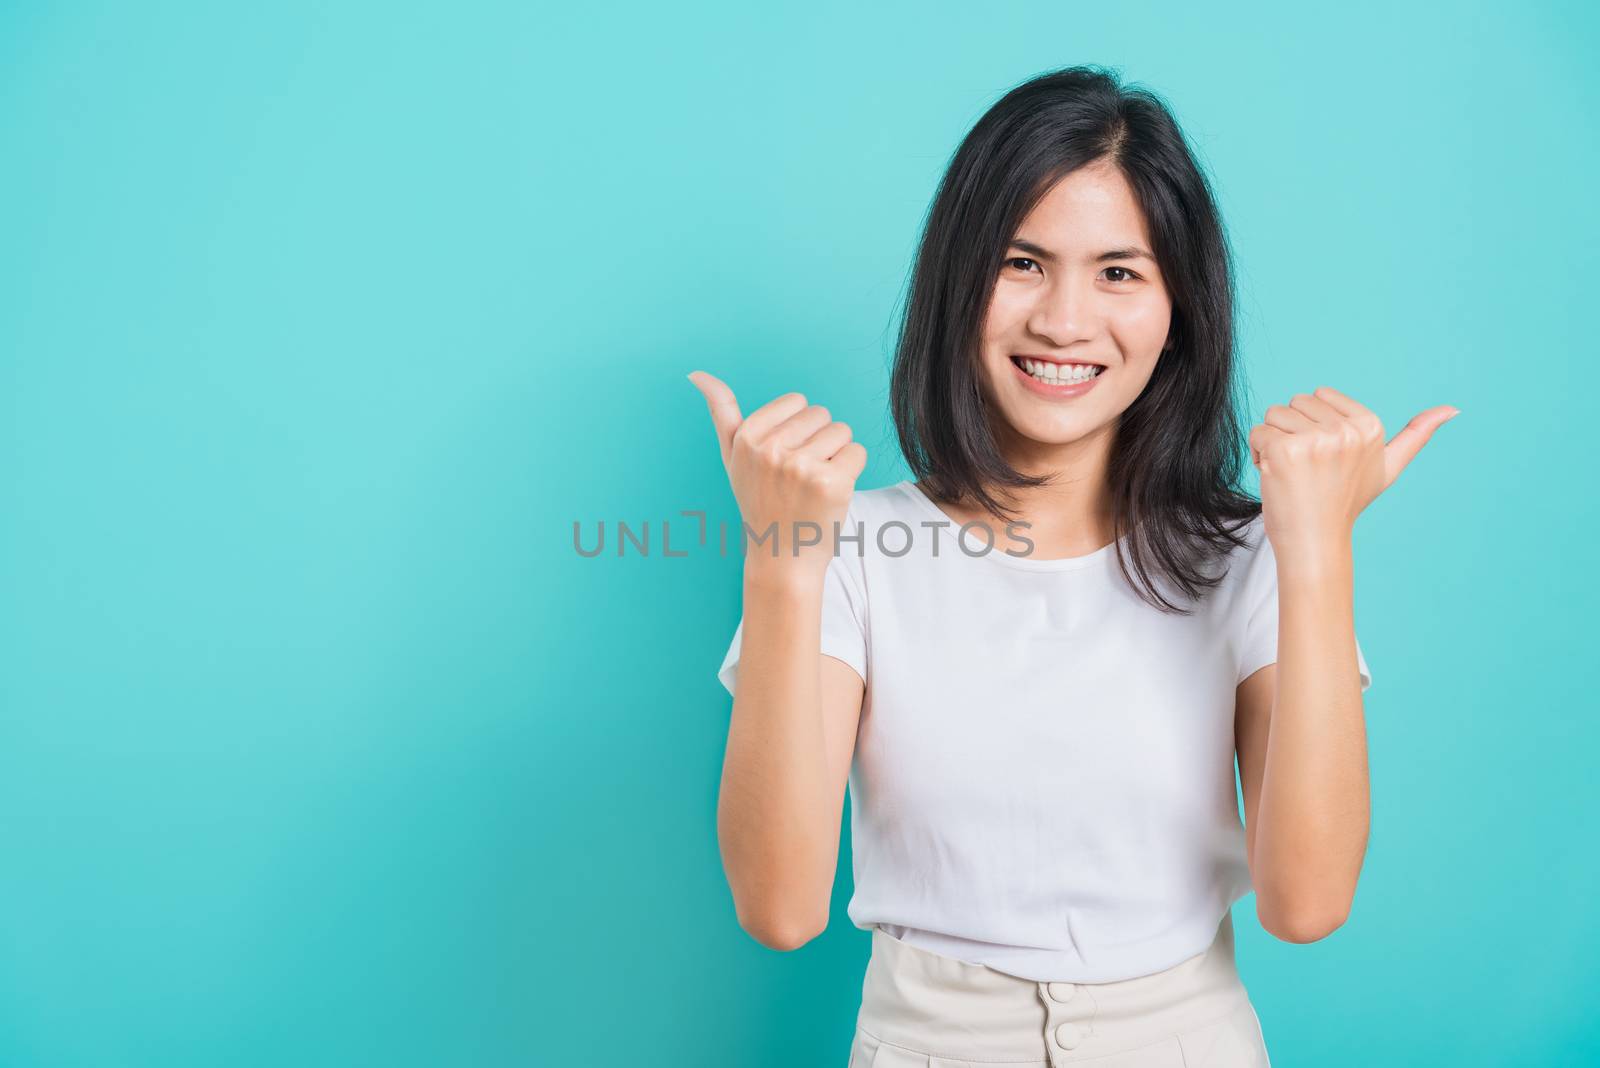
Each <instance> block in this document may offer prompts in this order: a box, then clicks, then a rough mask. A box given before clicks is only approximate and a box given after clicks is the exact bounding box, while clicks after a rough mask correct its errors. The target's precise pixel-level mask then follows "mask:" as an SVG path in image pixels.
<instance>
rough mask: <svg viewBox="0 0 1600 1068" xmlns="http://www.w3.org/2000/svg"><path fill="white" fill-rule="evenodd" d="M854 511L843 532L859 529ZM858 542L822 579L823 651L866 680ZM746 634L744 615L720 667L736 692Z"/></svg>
mask: <svg viewBox="0 0 1600 1068" xmlns="http://www.w3.org/2000/svg"><path fill="white" fill-rule="evenodd" d="M855 523H856V520H855V517H854V515H853V514H847V515H846V517H845V520H844V522H843V523H842V524H841V531H840V533H841V535H844V536H848V535H850V534H853V533H854V532H855V531H856V530H857V528H856V526H855ZM856 548H857V543H853V542H849V541H845V542H843V543H842V545H841V546H840V549H839V552H838V553H836V554H835V555H834V557H833V559H832V560H830V561H828V569H827V571H826V572H825V573H824V576H823V580H822V643H821V648H822V654H823V655H824V656H831V657H835V658H836V659H839V660H843V661H844V662H845V663H846V664H849V665H850V666H851V667H852V668H853V669H855V673H856V674H857V675H860V676H861V678H862V681H863V682H865V681H866V678H867V598H866V593H865V583H864V576H863V570H862V567H861V557H860V556H859V555H858V554H857V551H856ZM743 637H744V618H743V617H742V616H741V617H740V619H739V625H738V626H737V627H735V628H734V631H733V641H732V643H731V644H730V645H729V646H728V652H727V655H726V656H724V657H723V658H722V666H721V667H720V668H718V669H717V679H718V681H720V682H721V683H722V685H723V686H724V687H726V688H727V691H728V693H729V694H732V693H734V683H735V681H736V679H737V678H738V672H739V645H740V642H741V640H742V639H743Z"/></svg>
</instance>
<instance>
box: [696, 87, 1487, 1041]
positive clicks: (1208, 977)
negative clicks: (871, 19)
mask: <svg viewBox="0 0 1600 1068" xmlns="http://www.w3.org/2000/svg"><path fill="white" fill-rule="evenodd" d="M690 379H691V381H693V382H694V383H695V385H696V386H697V387H698V388H699V389H700V390H701V391H702V392H703V393H704V395H705V397H706V401H707V404H708V406H709V408H710V412H711V416H712V421H713V423H714V425H715V428H716V431H717V436H718V440H719V443H720V447H721V451H722V457H723V463H724V466H725V468H726V471H727V473H728V477H729V481H730V483H731V485H732V488H733V492H734V496H735V498H736V499H737V501H738V505H739V511H740V513H741V516H742V519H743V521H744V523H745V525H746V533H747V534H748V536H749V537H750V538H755V539H761V540H757V541H751V542H749V543H748V547H747V549H746V558H745V563H744V612H743V617H742V619H741V620H740V623H739V626H738V628H737V629H736V630H735V632H734V637H733V642H732V645H731V647H730V648H729V650H728V654H727V657H726V659H725V660H724V662H723V665H722V668H721V670H720V672H719V678H721V680H722V681H723V683H724V684H725V685H726V686H727V687H728V689H729V691H730V692H731V693H732V694H733V696H734V700H733V718H732V723H731V726H730V729H729V736H728V747H727V754H726V760H725V764H724V768H723V777H722V786H721V797H720V802H719V806H718V835H719V839H720V842H721V847H722V855H723V860H724V865H725V867H726V870H727V875H728V880H729V884H730V886H731V888H732V890H733V896H734V903H735V906H736V910H737V913H738V917H739V922H740V924H741V925H742V926H743V927H744V928H745V930H747V931H749V932H750V933H751V934H752V935H753V936H754V937H755V938H757V939H758V940H760V941H761V942H762V943H764V944H765V945H768V946H771V947H774V948H778V949H793V948H795V947H797V946H800V945H802V944H804V943H805V942H806V941H808V940H809V939H811V938H812V937H814V936H816V935H817V934H818V933H820V932H821V931H822V930H823V929H824V928H825V927H826V925H827V922H828V903H829V897H830V891H831V887H832V884H833V879H834V872H835V866H836V864H837V860H838V849H839V840H838V829H839V813H840V809H841V807H842V805H843V799H844V792H845V787H846V784H847V783H848V785H849V787H850V795H851V798H852V806H851V829H852V842H853V850H854V876H855V893H854V895H853V897H852V898H851V900H850V904H849V907H848V913H849V917H850V920H851V922H852V923H853V924H854V925H855V926H857V927H860V928H862V929H866V930H870V931H871V932H872V955H871V958H870V961H869V963H868V967H867V973H866V978H865V982H864V985H863V991H862V1003H861V1009H860V1013H859V1016H858V1021H857V1023H858V1026H857V1029H856V1033H855V1040H854V1043H853V1045H852V1047H851V1051H850V1058H849V1065H850V1068H886V1066H894V1068H902V1066H910V1065H917V1066H927V1065H930V1064H932V1063H934V1059H936V1058H943V1059H949V1060H955V1061H973V1062H985V1063H993V1062H1001V1063H1009V1064H1032V1065H1041V1066H1043V1065H1053V1066H1057V1068H1059V1066H1060V1065H1062V1064H1067V1063H1072V1062H1076V1061H1080V1060H1090V1061H1093V1063H1094V1064H1095V1065H1097V1066H1100V1068H1112V1066H1113V1065H1115V1066H1136V1065H1173V1066H1187V1068H1200V1066H1203V1065H1265V1064H1267V1063H1268V1061H1267V1054H1266V1049H1265V1044H1264V1040H1263V1037H1262V1033H1261V1029H1260V1024H1259V1021H1258V1019H1257V1017H1256V1014H1255V1010H1254V1008H1253V1006H1252V1005H1251V1002H1250V999H1249V996H1248V994H1247V993H1246V990H1245V988H1244V986H1243V984H1242V982H1241V981H1240V978H1239V975H1238V973H1237V971H1236V970H1235V966H1234V959H1233V928H1232V925H1231V923H1232V921H1231V906H1232V904H1233V902H1235V901H1237V900H1238V899H1239V898H1240V897H1242V896H1244V895H1245V894H1246V893H1249V892H1250V891H1251V890H1254V891H1255V895H1256V914H1257V916H1258V917H1259V918H1260V921H1261V923H1262V925H1263V926H1264V927H1266V929H1267V930H1268V931H1270V932H1272V933H1273V934H1274V935H1275V936H1277V937H1278V938H1281V939H1284V940H1287V941H1291V942H1310V941H1314V940H1316V939H1319V938H1322V937H1324V936H1326V935H1327V934H1328V933H1329V932H1331V931H1332V930H1334V929H1335V928H1337V927H1338V926H1339V925H1340V924H1341V923H1343V921H1344V919H1345V917H1346V915H1347V914H1348V911H1349V908H1350V904H1351V900H1352V897H1353V895H1354V893H1355V888H1356V880H1357V876H1358V874H1359V872H1360V870H1361V863H1362V858H1363V854H1364V852H1365V848H1366V839H1367V825H1368V800H1367V762H1366V742H1365V732H1364V723H1363V714H1364V712H1363V707H1362V693H1363V692H1364V691H1365V690H1366V688H1367V686H1368V685H1369V684H1370V682H1371V676H1370V674H1369V673H1368V671H1367V665H1366V659H1365V657H1364V655H1363V653H1362V651H1361V648H1360V645H1359V644H1358V642H1357V640H1356V635H1355V629H1354V624H1353V608H1352V601H1353V577H1352V562H1351V555H1352V554H1351V538H1352V528H1353V525H1354V523H1355V520H1356V517H1357V516H1358V515H1359V514H1360V513H1361V511H1362V510H1363V509H1364V508H1365V507H1366V506H1367V505H1368V504H1370V503H1371V502H1372V500H1373V499H1374V498H1376V497H1377V496H1378V495H1379V494H1380V493H1382V492H1383V491H1384V490H1385V489H1386V488H1387V487H1388V486H1389V485H1390V484H1391V483H1393V482H1394V480H1395V479H1396V477H1397V476H1398V475H1399V473H1400V471H1401V470H1402V469H1403V468H1404V467H1405V465H1406V464H1407V463H1408V462H1409V461H1410V460H1411V459H1412V457H1414V456H1415V455H1416V453H1417V451H1418V450H1419V449H1421V447H1422V446H1423V445H1424V444H1425V443H1426V442H1427V440H1428V439H1429V437H1430V436H1431V435H1432V434H1433V432H1434V431H1435V430H1436V429H1437V428H1438V427H1439V426H1440V425H1441V424H1442V423H1443V422H1444V421H1445V420H1446V419H1448V418H1451V417H1452V416H1453V415H1454V414H1456V410H1455V409H1453V408H1449V407H1447V406H1441V407H1438V408H1432V409H1429V410H1428V411H1425V412H1423V413H1422V414H1420V415H1418V416H1417V417H1416V418H1415V419H1413V420H1412V421H1411V422H1410V424H1409V425H1408V426H1407V427H1406V428H1405V429H1404V430H1403V431H1401V432H1400V433H1399V434H1398V435H1396V436H1395V438H1394V440H1393V441H1390V442H1388V443H1385V440H1384V430H1383V427H1382V425H1381V424H1380V423H1379V421H1378V418H1377V417H1376V416H1375V415H1374V414H1373V413H1372V412H1370V411H1369V410H1368V409H1366V408H1365V407H1363V406H1362V405H1361V404H1360V403H1358V402H1357V401H1355V400H1353V399H1352V398H1350V397H1348V396H1346V395H1345V394H1343V393H1340V392H1338V391H1336V390H1333V389H1328V388H1326V387H1323V388H1318V389H1316V390H1314V391H1313V392H1311V393H1303V394H1298V395H1296V396H1295V397H1294V398H1293V399H1292V400H1291V402H1290V403H1289V404H1287V405H1275V406H1273V407H1270V408H1268V409H1267V411H1266V415H1265V421H1264V422H1263V423H1262V424H1260V425H1258V426H1255V427H1254V428H1253V429H1252V430H1251V431H1250V433H1249V435H1248V446H1249V448H1248V455H1249V456H1250V458H1251V461H1252V463H1253V464H1254V465H1255V467H1256V469H1257V470H1258V471H1259V473H1260V485H1261V498H1260V500H1259V501H1257V500H1255V499H1253V498H1251V497H1249V496H1248V495H1246V494H1244V493H1243V492H1241V490H1240V489H1239V488H1238V483H1239V479H1240V476H1241V473H1242V468H1243V457H1244V455H1245V451H1246V450H1245V443H1246V439H1245V438H1244V436H1243V434H1242V432H1241V428H1240V423H1239V421H1238V419H1237V416H1236V414H1235V407H1234V405H1235V403H1236V400H1235V389H1236V386H1237V374H1236V370H1235V366H1234V344H1233V294H1232V272H1231V268H1230V263H1229V254H1228V250H1227V246H1226V241H1225V237H1224V232H1223V228H1222V226H1221V223H1220V221H1219V219H1218V215H1217V209H1216V205H1215V203H1214V200H1213V197H1212V194H1211V190H1210V187H1209V185H1208V183H1207V181H1206V179H1205V178H1204V177H1203V176H1202V173H1201V171H1200V169H1199V168H1198V167H1197V166H1196V164H1195V161H1194V159H1193V157H1192V155H1191V153H1190V151H1189V148H1188V146H1187V145H1186V143H1185V140H1184V137H1183V135H1182V134H1181V132H1180V131H1179V129H1178V127H1177V125H1176V123H1175V122H1174V120H1173V118H1172V116H1171V115H1170V114H1169V112H1168V110H1167V108H1166V107H1165V106H1164V105H1163V104H1162V102H1161V101H1160V99H1159V98H1158V97H1156V96H1154V95H1153V94H1151V93H1149V92H1148V91H1146V90H1142V89H1131V88H1125V87H1123V86H1121V85H1120V84H1119V82H1118V80H1117V79H1116V78H1115V77H1114V76H1113V75H1112V74H1110V73H1108V72H1105V71H1103V70H1100V69H1098V68H1081V67H1080V68H1070V69H1066V70H1060V71H1055V72H1051V73H1049V74H1047V75H1044V76H1041V77H1039V78H1036V79H1034V80H1032V81H1029V82H1027V83H1025V84H1023V85H1021V86H1018V87H1017V88H1015V89H1013V90H1012V91H1011V92H1009V93H1008V94H1007V95H1006V96H1005V97H1004V98H1003V99H1001V100H1000V101H999V102H998V103H997V104H996V105H995V106H994V107H993V108H992V109H991V110H990V111H989V112H988V113H987V114H986V115H984V116H983V118H982V119H980V120H979V122H978V123H977V125H976V126H975V127H974V128H973V130H972V131H971V133H970V134H968V136H967V137H966V138H965V140H964V141H963V142H962V144H961V146H960V147H959V149H958V150H957V152H956V154H955V157H954V159H953V160H952V162H951V164H950V167H949V170H948V172H947V173H946V175H945V177H944V180H943V182H942V184H941V185H940V188H939V191H938V194H937V196H936V198H935V201H934V204H933V207H932V210H931V213H930V215H929V218H928V220H927V224H926V228H925V232H924V235H923V238H922V243H921V247H920V250H919V253H918V256H917V261H916V269H915V272H914V276H913V281H912V286H911V292H910V295H909V303H908V306H907V309H906V315H905V318H904V322H903V325H902V329H901V333H900V337H899V344H898V348H897V352H896V357H895V363H894V369H893V374H892V382H891V392H892V409H893V416H894V421H895V426H896V429H897V431H898V435H899V441H900V445H901V448H902V450H903V452H904V454H905V458H906V460H907V462H908V464H909V466H910V468H911V470H912V472H913V473H914V474H915V475H916V481H915V482H912V481H902V482H899V483H897V484H894V485H890V486H885V487H882V488H879V489H872V490H857V489H856V488H855V483H856V479H857V478H858V476H859V475H860V473H861V472H862V470H863V468H864V466H865V463H866V452H865V450H864V449H863V448H862V446H861V445H860V444H858V443H856V442H853V441H852V440H851V431H850V428H849V427H847V426H846V425H845V424H843V423H841V422H836V421H834V420H833V419H832V417H831V415H830V413H829V412H828V410H827V409H826V408H824V407H822V406H821V405H817V404H808V403H807V401H806V398H804V397H803V396H801V395H799V394H797V393H790V394H785V395H784V396H781V397H778V398H777V399H775V400H773V401H771V402H770V403H768V404H766V405H764V406H762V407H761V408H759V409H757V410H756V411H754V412H752V413H751V414H750V415H749V416H748V417H744V416H741V414H740V410H739V406H738V403H737V401H736V400H735V398H734V396H733V394H732V392H731V391H730V390H729V389H728V387H727V386H726V385H725V384H723V383H722V382H720V381H719V380H717V379H716V378H715V377H713V376H711V375H709V374H706V373H705V372H703V371H697V372H694V373H693V374H691V376H690ZM1236 756H1237V761H1238V767H1239V775H1240V782H1241V784H1242V792H1243V795H1244V819H1243V822H1242V823H1241V820H1240V813H1239V809H1238V805H1237V802H1236V795H1235V786H1234V760H1235V757H1236ZM1099 1058H1108V1059H1099ZM940 1063H942V1062H940Z"/></svg>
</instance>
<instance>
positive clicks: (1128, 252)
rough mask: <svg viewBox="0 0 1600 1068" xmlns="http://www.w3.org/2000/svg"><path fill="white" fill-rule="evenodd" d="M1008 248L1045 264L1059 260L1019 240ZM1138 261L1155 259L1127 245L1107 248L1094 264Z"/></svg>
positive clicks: (1041, 249) (1041, 248)
mask: <svg viewBox="0 0 1600 1068" xmlns="http://www.w3.org/2000/svg"><path fill="white" fill-rule="evenodd" d="M1010 247H1012V248H1014V249H1020V250H1022V251H1023V252H1026V253H1027V254H1028V255H1030V256H1034V257H1036V258H1038V259H1041V260H1043V261H1044V262H1046V263H1056V262H1058V261H1059V259H1060V257H1058V256H1057V255H1056V254H1055V253H1054V252H1051V251H1050V250H1049V249H1047V248H1045V247H1044V246H1042V245H1036V244H1034V243H1033V242H1032V241H1024V240H1022V239H1021V238H1018V239H1017V240H1015V241H1013V242H1011V246H1010ZM1139 259H1145V260H1149V261H1150V262H1151V263H1154V262H1155V259H1156V258H1155V257H1154V256H1152V255H1151V254H1150V253H1149V252H1147V251H1145V250H1144V249H1142V248H1140V247H1139V246H1138V245H1129V246H1128V247H1126V248H1108V249H1106V250H1105V251H1104V252H1102V253H1100V254H1099V255H1097V256H1096V257H1095V258H1094V262H1095V263H1105V262H1106V261H1107V260H1139Z"/></svg>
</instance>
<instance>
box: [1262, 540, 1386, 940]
mask: <svg viewBox="0 0 1600 1068" xmlns="http://www.w3.org/2000/svg"><path fill="white" fill-rule="evenodd" d="M1277 567H1278V661H1277V663H1276V664H1269V665H1268V666H1266V667H1264V668H1262V669H1261V670H1260V671H1257V672H1255V673H1254V674H1253V675H1251V676H1250V677H1249V678H1248V679H1246V680H1245V681H1244V682H1243V683H1241V684H1240V685H1239V691H1238V709H1237V714H1236V744H1237V746H1238V752H1239V778H1240V783H1241V786H1242V790H1243V793H1244V804H1245V835H1246V845H1247V849H1248V855H1249V863H1250V874H1251V880H1252V882H1253V883H1254V884H1255V888H1256V915H1257V916H1258V917H1259V918H1260V920H1261V925H1262V926H1263V927H1265V928H1266V929H1267V930H1268V931H1269V932H1271V933H1272V934H1273V935H1274V936H1275V937H1277V938H1281V939H1283V940H1284V941H1287V942H1314V941H1316V940H1317V939H1319V938H1325V937H1327V936H1328V935H1329V934H1331V933H1332V932H1333V931H1334V930H1336V929H1337V928H1338V927H1339V926H1340V925H1341V924H1342V923H1344V921H1345V918H1346V917H1347V916H1348V915H1349V912H1350V906H1351V903H1352V902H1353V900H1354V899H1355V892H1356V881H1357V879H1358V878H1359V877H1360V874H1361V865H1362V861H1363V860H1364V858H1365V856H1366V849H1367V835H1368V830H1369V824H1370V805H1369V795H1368V777H1367V732H1366V720H1365V714H1364V710H1363V702H1362V698H1361V680H1360V675H1359V672H1358V670H1357V660H1356V645H1355V622H1354V610H1353V606H1352V602H1353V585H1354V582H1353V571H1354V567H1353V564H1352V554H1351V547H1350V542H1349V539H1338V540H1330V541H1327V542H1324V543H1320V544H1319V545H1317V546H1309V545H1308V546H1307V547H1306V548H1305V549H1304V550H1303V551H1302V550H1300V549H1291V548H1290V547H1287V546H1286V547H1285V548H1284V550H1283V551H1281V552H1279V553H1278V554H1277Z"/></svg>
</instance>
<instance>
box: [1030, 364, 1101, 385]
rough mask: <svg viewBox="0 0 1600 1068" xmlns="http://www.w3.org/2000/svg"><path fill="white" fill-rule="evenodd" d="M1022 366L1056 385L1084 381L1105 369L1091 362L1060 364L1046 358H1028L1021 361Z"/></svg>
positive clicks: (1039, 377)
mask: <svg viewBox="0 0 1600 1068" xmlns="http://www.w3.org/2000/svg"><path fill="white" fill-rule="evenodd" d="M1022 366H1023V367H1024V368H1025V369H1026V370H1027V372H1028V373H1029V374H1030V375H1032V376H1033V377H1034V378H1037V379H1039V381H1041V382H1051V383H1055V384H1056V385H1070V384H1071V383H1074V382H1085V381H1088V380H1089V379H1091V378H1093V377H1094V376H1095V375H1097V374H1099V373H1100V372H1101V371H1103V370H1105V368H1103V367H1097V366H1095V365H1093V364H1082V363H1072V364H1065V365H1062V364H1056V363H1051V362H1049V361H1048V360H1028V359H1024V360H1023V361H1022Z"/></svg>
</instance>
